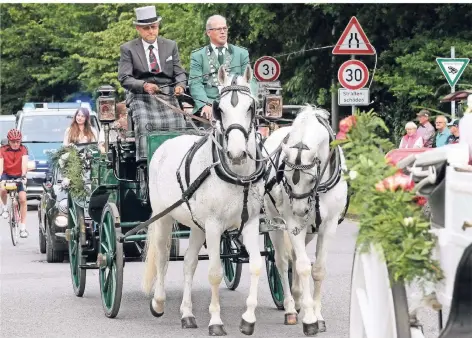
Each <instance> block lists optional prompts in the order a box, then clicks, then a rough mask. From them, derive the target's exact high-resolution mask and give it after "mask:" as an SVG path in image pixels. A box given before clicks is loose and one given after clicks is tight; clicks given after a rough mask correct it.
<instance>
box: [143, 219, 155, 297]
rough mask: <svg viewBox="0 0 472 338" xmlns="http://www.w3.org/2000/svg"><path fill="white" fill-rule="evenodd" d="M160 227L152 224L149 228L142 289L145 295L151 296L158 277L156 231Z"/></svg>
mask: <svg viewBox="0 0 472 338" xmlns="http://www.w3.org/2000/svg"><path fill="white" fill-rule="evenodd" d="M158 226H159V225H158V224H157V222H154V223H152V224H151V225H150V226H149V228H148V233H147V241H146V246H145V248H144V252H145V255H146V260H145V263H144V276H143V282H142V287H143V291H144V293H145V294H147V295H149V294H151V291H152V288H153V286H154V281H155V278H156V275H157V266H156V258H157V238H156V229H157V227H158Z"/></svg>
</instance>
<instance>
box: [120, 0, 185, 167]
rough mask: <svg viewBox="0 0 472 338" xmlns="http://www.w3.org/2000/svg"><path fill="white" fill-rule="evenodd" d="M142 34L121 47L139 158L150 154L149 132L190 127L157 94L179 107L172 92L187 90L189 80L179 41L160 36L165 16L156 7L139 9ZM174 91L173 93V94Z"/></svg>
mask: <svg viewBox="0 0 472 338" xmlns="http://www.w3.org/2000/svg"><path fill="white" fill-rule="evenodd" d="M135 12H136V21H134V22H133V24H134V25H135V26H136V30H137V31H138V33H139V35H140V37H139V38H137V39H134V40H132V41H128V42H126V43H125V44H123V45H121V46H120V53H121V56H120V62H119V66H118V80H119V81H120V83H121V85H122V86H123V87H124V88H125V89H126V104H127V106H128V107H129V113H130V115H132V118H133V123H134V131H135V136H136V157H137V160H140V159H145V158H146V156H147V150H146V149H147V148H146V135H147V134H148V133H149V132H151V131H156V130H169V129H174V130H175V129H182V128H185V127H186V121H185V119H184V117H183V115H180V114H178V113H175V112H173V111H172V110H171V109H170V108H169V107H167V106H166V105H165V104H163V103H162V102H159V101H158V100H157V99H156V98H155V97H154V96H155V95H156V94H157V95H159V94H164V95H159V98H161V99H163V100H165V101H166V102H167V103H169V104H171V105H173V106H175V107H178V102H177V99H176V98H175V96H172V94H175V95H180V94H182V93H183V92H184V88H185V85H186V81H187V76H186V74H185V70H184V69H183V68H182V66H181V64H180V56H179V50H178V48H177V43H176V42H175V41H172V40H169V39H165V38H163V37H161V36H159V22H160V21H161V19H162V18H161V17H160V16H159V15H158V14H157V12H156V7H155V6H146V7H140V8H136V9H135ZM169 94H170V96H169Z"/></svg>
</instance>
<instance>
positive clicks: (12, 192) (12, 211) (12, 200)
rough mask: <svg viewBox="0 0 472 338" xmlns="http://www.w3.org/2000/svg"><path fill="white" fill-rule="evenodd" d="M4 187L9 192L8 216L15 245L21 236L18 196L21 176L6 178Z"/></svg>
mask: <svg viewBox="0 0 472 338" xmlns="http://www.w3.org/2000/svg"><path fill="white" fill-rule="evenodd" d="M3 182H4V187H5V190H6V191H7V192H8V195H9V197H8V198H9V201H8V216H9V218H10V221H9V223H10V233H11V241H12V243H13V245H14V246H16V245H17V244H18V240H19V237H20V227H19V225H20V201H19V198H18V184H21V183H22V181H21V178H17V179H13V180H5V181H3Z"/></svg>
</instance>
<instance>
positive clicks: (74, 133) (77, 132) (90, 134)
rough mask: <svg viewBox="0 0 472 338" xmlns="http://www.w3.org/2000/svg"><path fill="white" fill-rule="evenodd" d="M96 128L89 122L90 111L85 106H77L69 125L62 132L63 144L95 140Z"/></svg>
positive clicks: (96, 135)
mask: <svg viewBox="0 0 472 338" xmlns="http://www.w3.org/2000/svg"><path fill="white" fill-rule="evenodd" d="M97 141H98V133H97V130H96V129H95V128H94V127H92V125H91V123H90V112H89V110H88V109H87V108H79V109H77V111H76V112H75V115H74V119H73V120H72V123H71V124H70V127H69V128H67V129H66V132H65V134H64V145H65V146H68V145H69V144H80V143H89V142H97Z"/></svg>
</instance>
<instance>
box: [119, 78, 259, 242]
mask: <svg viewBox="0 0 472 338" xmlns="http://www.w3.org/2000/svg"><path fill="white" fill-rule="evenodd" d="M237 77H238V76H234V78H233V80H232V83H231V85H230V86H227V87H224V88H223V89H222V91H221V97H223V95H225V94H228V93H231V94H232V96H231V105H232V106H233V107H235V106H236V105H237V104H238V95H237V93H238V92H240V93H243V94H245V95H249V96H250V90H249V89H248V88H247V87H244V86H239V85H236V81H237ZM251 98H252V96H251ZM213 109H214V116H215V118H216V119H217V120H218V119H219V121H220V122H221V109H220V108H219V105H218V104H217V103H214V104H213ZM251 110H252V111H251V120H250V121H251V122H250V124H249V128H248V130H246V129H245V128H244V127H243V126H241V125H240V124H231V125H230V126H229V127H228V128H227V129H225V128H224V127H223V124H222V123H220V125H221V129H222V132H221V133H220V132H218V131H217V130H216V129H215V130H214V131H213V132H212V134H206V135H205V136H202V137H201V138H200V139H199V140H198V141H197V142H195V143H194V144H193V145H192V147H191V148H190V149H189V151H188V152H187V153H186V154H185V156H184V157H183V158H182V161H181V163H180V165H179V167H178V168H177V172H176V176H177V181H178V183H179V186H180V189H181V191H182V197H181V198H180V199H179V200H178V201H176V202H175V203H174V204H172V205H171V206H169V207H168V208H166V209H165V210H163V211H161V212H160V213H158V214H157V215H154V216H153V217H151V218H150V219H149V220H147V221H145V222H143V223H141V224H139V225H138V226H136V227H135V228H133V229H131V230H130V231H128V232H127V233H126V236H130V235H133V234H136V233H137V232H139V231H140V230H142V229H144V228H145V227H146V226H148V225H149V224H151V223H153V222H154V221H156V220H158V219H159V218H161V217H163V216H164V215H166V214H168V213H169V212H171V211H172V210H174V209H175V208H177V207H179V206H180V205H181V204H183V203H185V204H186V205H187V207H188V208H189V211H190V214H191V217H192V221H193V222H194V223H195V225H196V226H198V228H199V229H200V230H202V231H203V232H205V229H204V228H203V227H202V226H201V225H200V224H199V223H198V222H197V220H196V219H195V217H194V215H193V212H192V209H191V207H190V203H189V199H190V198H192V196H193V195H194V193H195V192H196V191H197V190H198V188H199V187H200V186H201V185H202V184H203V182H204V181H205V180H206V179H207V178H208V176H210V173H211V169H214V170H215V173H216V175H217V176H218V177H219V178H220V179H222V180H223V181H225V182H227V183H230V184H233V185H238V186H242V187H243V209H242V211H241V225H240V227H239V232H238V237H239V235H241V232H242V230H243V228H244V225H245V224H246V222H247V221H248V220H249V212H248V208H247V202H248V194H249V187H250V186H251V184H253V183H256V182H259V181H260V180H261V179H262V178H263V176H264V174H265V165H264V161H263V159H262V150H261V147H260V146H258V145H257V142H256V159H257V161H256V162H255V163H256V170H255V171H254V173H252V174H251V175H249V176H242V175H239V174H236V173H234V172H233V171H232V170H231V169H230V167H229V165H228V163H227V162H226V158H225V155H224V154H223V149H221V148H219V147H217V145H216V144H215V142H212V158H213V163H212V164H211V165H210V166H208V167H207V168H205V169H204V170H203V172H202V173H201V174H200V175H199V176H198V177H197V178H196V179H195V181H194V182H192V183H190V165H191V163H192V161H193V158H194V157H195V154H196V153H197V151H198V150H199V149H200V148H201V147H202V146H203V145H204V144H205V143H206V142H207V141H208V139H209V138H210V137H212V138H213V139H214V138H216V139H217V141H218V143H220V144H223V141H224V139H226V140H227V138H228V134H229V132H230V131H231V130H234V129H237V130H240V131H241V132H242V133H243V135H244V137H245V139H246V142H247V140H248V139H249V135H250V134H251V132H252V130H253V129H254V120H255V116H256V104H255V101H254V100H253V104H252V107H251ZM184 163H185V167H184V176H185V183H186V185H187V189H186V190H185V188H184V185H183V183H182V177H181V175H180V171H181V168H182V165H183V164H184ZM124 238H125V236H124V235H121V236H120V238H119V241H120V242H123V241H124Z"/></svg>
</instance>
